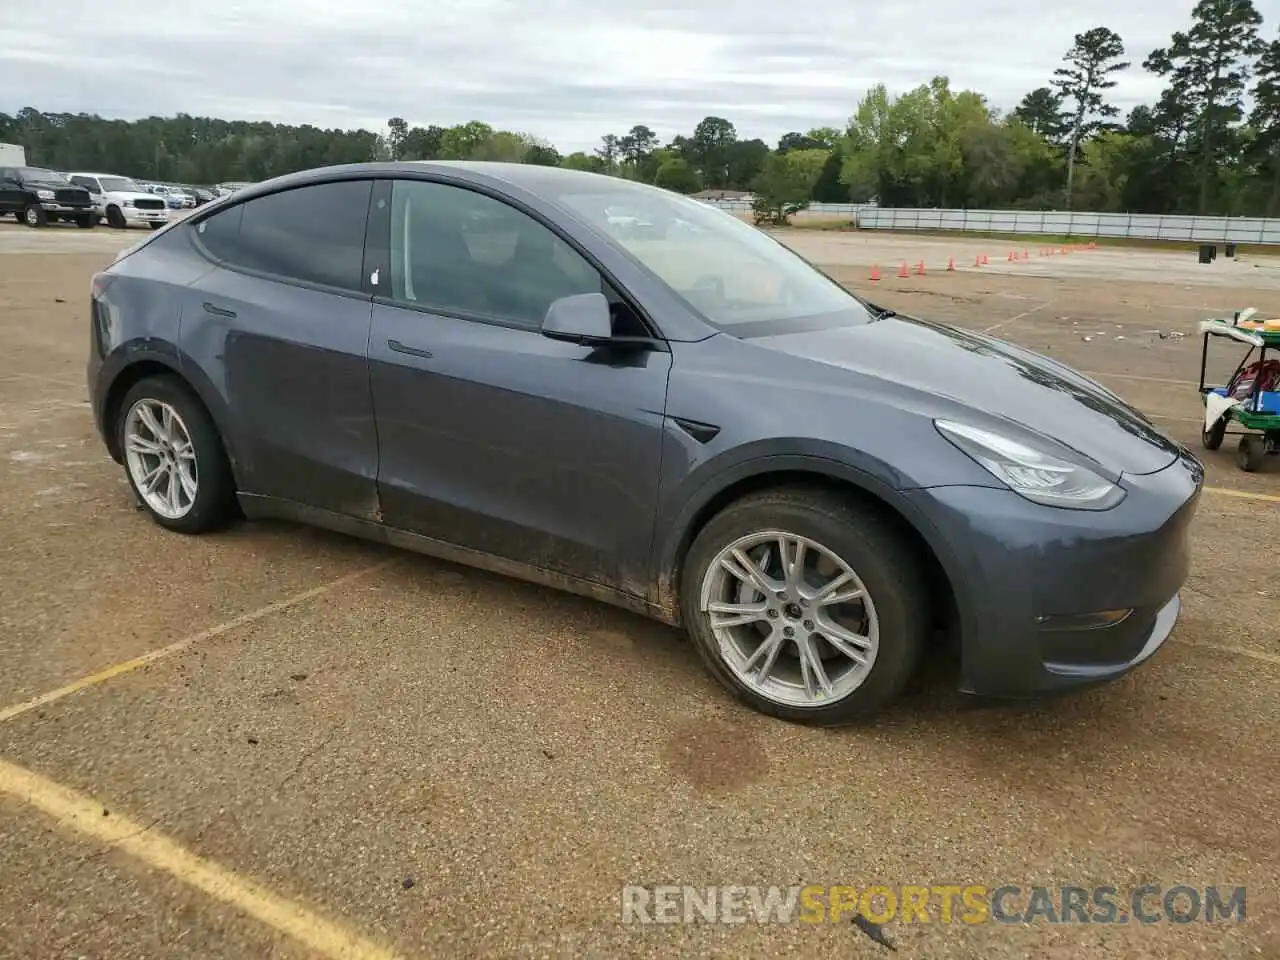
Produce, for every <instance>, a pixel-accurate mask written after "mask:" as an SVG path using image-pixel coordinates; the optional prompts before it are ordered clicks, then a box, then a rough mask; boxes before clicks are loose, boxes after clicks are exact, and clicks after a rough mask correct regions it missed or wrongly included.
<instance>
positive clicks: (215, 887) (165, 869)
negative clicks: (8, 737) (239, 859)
mask: <svg viewBox="0 0 1280 960" xmlns="http://www.w3.org/2000/svg"><path fill="white" fill-rule="evenodd" d="M0 794H7V795H9V796H11V797H13V798H14V799H16V800H18V801H20V802H22V803H25V804H27V805H29V806H31V807H34V808H35V809H36V810H39V811H40V812H41V813H43V814H45V815H46V816H48V817H50V818H52V819H53V820H54V821H55V822H57V823H58V825H59V826H61V827H63V828H65V829H67V830H70V831H73V832H75V833H79V834H81V835H83V836H86V837H89V838H90V839H92V840H96V841H98V842H99V843H103V844H106V845H108V846H110V847H111V848H112V849H114V850H119V851H121V852H122V853H125V854H128V855H129V856H131V857H134V858H136V859H138V860H141V861H142V862H143V863H145V864H146V865H147V866H149V867H151V868H152V869H154V870H158V871H160V872H161V873H166V874H168V875H169V876H171V877H173V878H174V879H176V880H179V881H181V882H182V883H185V884H187V885H188V886H191V887H194V888H195V889H197V890H199V891H201V892H202V893H204V894H206V895H208V896H210V897H213V898H214V899H215V900H220V901H222V902H223V903H225V904H228V905H229V906H231V907H234V908H235V909H237V910H239V911H241V912H242V913H245V914H248V915H249V916H251V917H253V918H254V919H255V920H258V921H259V922H261V923H264V924H266V925H267V926H268V927H270V928H271V929H273V930H276V931H277V932H279V933H282V934H284V935H286V936H288V937H291V938H292V939H294V940H296V941H297V942H298V943H300V944H302V945H303V946H305V947H307V948H308V949H309V950H310V951H312V952H313V953H314V954H316V955H317V956H320V957H325V958H328V960H396V957H397V954H395V953H394V952H393V951H391V950H389V949H387V948H386V947H383V946H379V945H378V944H376V943H373V942H372V941H370V940H366V939H365V938H363V937H361V936H359V935H358V934H355V933H352V932H351V931H350V930H346V929H344V928H343V927H341V926H339V925H338V924H336V923H334V922H332V921H330V920H326V919H325V918H324V917H321V916H319V915H317V914H315V913H313V912H312V911H310V910H308V909H307V908H306V907H304V906H302V905H300V904H297V903H294V902H293V901H291V900H286V899H285V898H284V897H281V896H279V895H278V894H275V893H272V892H271V891H270V890H267V889H266V888H264V887H262V886H260V885H258V884H256V883H254V882H253V881H251V880H248V879H246V878H245V877H241V876H239V875H238V874H236V873H233V872H232V871H230V870H228V869H227V868H225V867H222V866H219V865H218V864H216V863H214V862H212V861H210V860H205V859H204V858H202V857H199V856H196V855H195V854H194V853H192V852H191V851H190V850H187V849H186V848H184V847H182V846H181V845H179V844H178V843H176V842H175V841H173V840H171V839H169V838H168V837H166V836H164V835H163V834H159V833H156V832H155V831H154V830H151V829H148V828H147V827H145V826H143V825H142V824H140V823H138V822H137V821H136V820H132V819H130V818H129V817H125V816H121V815H120V814H119V813H117V812H116V811H115V810H112V811H111V813H110V815H109V816H106V815H104V807H103V805H102V803H100V802H99V801H97V800H95V799H93V798H92V797H89V796H86V795H85V794H82V793H79V792H77V791H75V790H72V789H71V788H70V787H65V786H63V785H62V784H60V783H57V782H55V781H53V780H49V779H47V778H46V777H42V776H41V775H40V774H38V773H33V772H32V771H30V770H27V769H26V768H24V767H19V766H16V765H14V764H11V763H7V762H5V761H4V760H0Z"/></svg>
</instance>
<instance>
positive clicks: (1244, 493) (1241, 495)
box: [0, 487, 1280, 720]
mask: <svg viewBox="0 0 1280 960" xmlns="http://www.w3.org/2000/svg"><path fill="white" fill-rule="evenodd" d="M1201 489H1202V490H1203V492H1205V493H1212V494H1216V495H1218V496H1219V497H1235V498H1237V499H1239V500H1264V501H1266V502H1267V503H1280V496H1276V495H1275V494H1273V493H1253V492H1252V491H1250V490H1230V489H1228V488H1227V487H1203V488H1201ZM3 719H4V715H3V714H0V720H3Z"/></svg>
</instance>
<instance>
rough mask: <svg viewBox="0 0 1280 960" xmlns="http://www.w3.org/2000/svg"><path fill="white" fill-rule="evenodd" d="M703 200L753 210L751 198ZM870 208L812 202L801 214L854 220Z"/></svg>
mask: <svg viewBox="0 0 1280 960" xmlns="http://www.w3.org/2000/svg"><path fill="white" fill-rule="evenodd" d="M702 202H703V203H705V204H708V205H710V206H713V207H718V208H719V209H721V210H727V211H729V212H730V213H750V212H751V201H750V200H703V201H702ZM869 209H872V207H870V206H869V205H868V204H862V203H811V204H809V206H808V207H807V208H806V209H805V210H803V211H801V213H800V216H805V215H806V214H807V215H808V216H816V217H848V218H849V219H850V220H852V219H853V218H854V215H855V214H857V212H858V211H859V210H869Z"/></svg>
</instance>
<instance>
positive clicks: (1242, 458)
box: [1200, 308, 1280, 473]
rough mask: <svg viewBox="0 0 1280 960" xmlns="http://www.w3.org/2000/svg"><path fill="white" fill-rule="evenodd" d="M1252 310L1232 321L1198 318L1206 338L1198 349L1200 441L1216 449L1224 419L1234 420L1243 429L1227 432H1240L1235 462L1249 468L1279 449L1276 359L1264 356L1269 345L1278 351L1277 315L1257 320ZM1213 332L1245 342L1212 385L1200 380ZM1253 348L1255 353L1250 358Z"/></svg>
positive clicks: (1279, 368)
mask: <svg viewBox="0 0 1280 960" xmlns="http://www.w3.org/2000/svg"><path fill="white" fill-rule="evenodd" d="M1256 312H1257V311H1255V310H1253V309H1252V308H1250V309H1248V310H1244V311H1241V312H1240V313H1237V314H1236V315H1235V316H1234V317H1233V318H1232V319H1230V320H1202V321H1201V322H1200V332H1201V334H1202V335H1203V338H1204V342H1203V345H1202V347H1201V351H1200V402H1201V404H1202V405H1203V406H1204V428H1203V431H1202V432H1201V435H1200V442H1201V443H1202V444H1203V445H1204V447H1205V449H1206V450H1217V449H1218V448H1219V447H1220V446H1222V441H1223V439H1225V438H1226V436H1227V426H1228V424H1230V423H1231V422H1232V421H1234V422H1236V423H1238V424H1239V425H1240V426H1241V427H1242V428H1244V429H1243V431H1236V432H1234V433H1232V434H1231V435H1232V436H1239V437H1240V443H1239V445H1238V446H1237V447H1236V463H1237V464H1239V466H1240V469H1241V470H1246V471H1248V472H1250V473H1252V472H1253V471H1254V470H1257V469H1258V468H1259V467H1261V466H1262V464H1263V461H1264V460H1265V458H1266V457H1267V455H1268V454H1272V455H1274V454H1278V453H1280V358H1278V356H1273V357H1271V358H1270V359H1268V357H1267V351H1268V350H1272V351H1275V352H1276V353H1277V354H1278V355H1280V320H1255V319H1254V315H1255V314H1256ZM1211 337H1216V338H1220V339H1229V340H1235V341H1238V342H1240V343H1245V344H1248V345H1249V350H1248V352H1247V353H1246V354H1245V355H1244V357H1243V358H1241V360H1240V362H1239V364H1237V365H1236V369H1235V373H1233V374H1232V375H1231V379H1230V380H1229V381H1227V383H1226V385H1225V386H1220V387H1211V386H1206V385H1205V382H1204V379H1205V369H1206V367H1207V365H1208V359H1209V341H1210V338H1211ZM1255 352H1256V353H1257V354H1258V358H1257V360H1256V361H1255V362H1252V363H1251V362H1250V359H1251V358H1252V357H1253V355H1254V353H1255Z"/></svg>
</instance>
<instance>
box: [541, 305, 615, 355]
mask: <svg viewBox="0 0 1280 960" xmlns="http://www.w3.org/2000/svg"><path fill="white" fill-rule="evenodd" d="M542 335H543V336H544V337H550V338H551V339H552V340H564V341H565V342H567V343H580V344H583V345H584V346H591V345H599V344H605V343H609V342H611V341H612V340H613V319H612V318H611V317H610V315H609V301H608V300H607V299H605V295H604V294H603V293H579V294H575V295H574V296H571V297H561V298H560V299H559V300H554V301H552V303H551V306H549V307H548V308H547V315H546V317H545V318H543V321H542Z"/></svg>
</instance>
